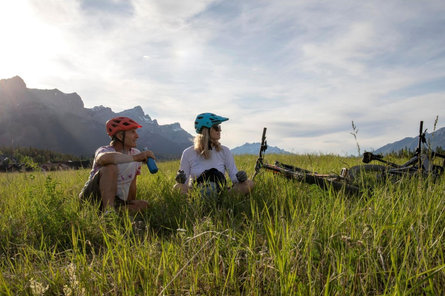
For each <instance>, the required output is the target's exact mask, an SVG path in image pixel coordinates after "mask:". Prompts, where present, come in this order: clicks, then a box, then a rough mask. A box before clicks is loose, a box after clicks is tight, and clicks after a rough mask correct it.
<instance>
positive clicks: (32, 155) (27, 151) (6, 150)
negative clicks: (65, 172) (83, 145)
mask: <svg viewBox="0 0 445 296" xmlns="http://www.w3.org/2000/svg"><path fill="white" fill-rule="evenodd" d="M6 157H7V158H8V159H9V160H10V161H11V162H17V163H25V164H30V163H33V164H37V165H40V164H42V163H48V162H53V163H54V162H66V161H69V160H71V161H80V160H88V159H87V158H82V157H79V156H75V155H70V154H63V153H59V152H54V151H50V150H47V149H37V148H32V147H0V162H1V161H2V160H3V159H5V158H6Z"/></svg>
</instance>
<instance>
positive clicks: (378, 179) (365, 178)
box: [347, 164, 389, 187]
mask: <svg viewBox="0 0 445 296" xmlns="http://www.w3.org/2000/svg"><path fill="white" fill-rule="evenodd" d="M388 172H389V168H388V167H386V166H384V165H378V164H364V165H356V166H353V167H351V168H350V169H349V170H348V176H347V178H348V179H349V180H350V181H351V182H352V183H354V184H357V185H358V186H360V187H372V186H374V185H378V184H383V183H384V182H386V180H387V176H388Z"/></svg>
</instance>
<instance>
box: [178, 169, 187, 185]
mask: <svg viewBox="0 0 445 296" xmlns="http://www.w3.org/2000/svg"><path fill="white" fill-rule="evenodd" d="M175 181H176V182H177V183H179V184H184V183H185V181H187V176H186V175H185V173H184V171H183V170H179V171H178V172H177V173H176V178H175Z"/></svg>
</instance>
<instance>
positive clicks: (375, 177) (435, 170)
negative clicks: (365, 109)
mask: <svg viewBox="0 0 445 296" xmlns="http://www.w3.org/2000/svg"><path fill="white" fill-rule="evenodd" d="M426 144H427V141H426V130H423V121H420V127H419V136H418V144H417V149H416V150H415V152H414V155H413V156H412V157H411V158H410V159H409V160H408V161H407V162H405V163H403V164H397V163H394V162H391V161H388V160H385V159H384V158H383V156H382V155H376V154H374V153H372V152H364V153H363V158H362V162H363V163H365V164H362V165H357V166H353V167H351V168H349V169H348V170H347V171H346V172H345V178H346V179H348V180H349V181H350V182H359V181H361V182H362V183H363V182H364V181H366V180H368V182H370V179H372V181H374V182H378V183H382V182H386V181H388V180H390V181H393V182H396V181H399V180H401V179H402V178H410V177H412V176H422V177H432V179H433V180H435V179H437V178H438V177H440V176H441V175H442V174H443V172H444V169H445V155H444V154H440V153H438V152H434V151H430V150H431V149H424V146H425V145H426ZM371 161H377V162H380V163H382V164H369V163H370V162H371ZM440 161H441V164H439V162H440Z"/></svg>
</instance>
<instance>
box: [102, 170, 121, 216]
mask: <svg viewBox="0 0 445 296" xmlns="http://www.w3.org/2000/svg"><path fill="white" fill-rule="evenodd" d="M99 188H100V195H101V197H102V205H103V208H104V210H105V209H107V208H108V207H111V208H114V199H115V197H116V192H117V166H116V165H114V164H110V165H107V166H104V167H102V168H101V169H100V181H99Z"/></svg>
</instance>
